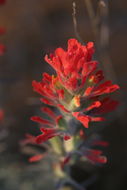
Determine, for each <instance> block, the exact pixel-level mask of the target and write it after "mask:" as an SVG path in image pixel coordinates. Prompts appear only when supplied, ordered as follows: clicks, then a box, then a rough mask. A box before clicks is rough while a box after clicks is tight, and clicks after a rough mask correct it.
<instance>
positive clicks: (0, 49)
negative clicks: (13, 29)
mask: <svg viewBox="0 0 127 190" xmlns="http://www.w3.org/2000/svg"><path fill="white" fill-rule="evenodd" d="M5 3H6V0H0V5H4V4H5ZM5 33H6V29H5V28H4V27H0V36H1V35H4V34H5ZM5 51H6V47H5V45H4V44H2V43H0V56H2V55H3V54H4V53H5Z"/></svg>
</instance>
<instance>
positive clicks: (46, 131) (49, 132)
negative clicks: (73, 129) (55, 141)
mask: <svg viewBox="0 0 127 190" xmlns="http://www.w3.org/2000/svg"><path fill="white" fill-rule="evenodd" d="M41 132H42V133H43V134H42V135H39V136H37V137H36V142H37V144H41V143H43V142H45V141H47V140H49V139H51V138H53V137H55V136H59V135H60V132H58V130H57V129H55V128H41Z"/></svg>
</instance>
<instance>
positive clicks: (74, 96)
mask: <svg viewBox="0 0 127 190" xmlns="http://www.w3.org/2000/svg"><path fill="white" fill-rule="evenodd" d="M93 53H94V44H93V43H92V42H89V43H88V44H87V45H86V46H84V45H81V44H80V43H79V42H78V41H77V40H76V39H70V40H68V48H67V50H66V51H65V50H63V49H62V48H57V49H56V51H55V53H54V54H51V55H50V57H49V58H48V56H47V55H46V56H45V60H46V61H47V62H48V63H49V64H50V65H51V66H52V67H53V68H54V69H55V71H56V74H57V75H56V76H50V75H49V74H47V73H44V74H43V77H42V81H41V82H36V81H33V83H32V85H33V88H34V91H36V92H38V93H39V94H40V95H42V96H43V97H42V98H41V101H42V102H43V103H45V104H48V105H50V106H55V107H57V108H58V109H59V110H60V112H62V113H63V112H64V113H63V115H64V116H65V115H68V116H69V117H72V116H73V117H74V118H76V119H77V120H79V121H80V122H81V123H82V124H83V126H84V127H85V128H88V127H89V123H90V122H93V121H94V122H98V121H103V120H104V118H103V117H101V116H100V115H99V114H104V113H107V112H110V111H112V110H114V109H115V108H116V106H117V105H118V102H117V101H114V100H111V99H109V98H102V97H103V95H105V96H106V95H107V94H108V95H109V94H110V93H112V92H114V91H116V90H117V89H119V86H118V85H116V84H112V82H111V81H104V82H103V80H104V75H103V72H102V70H97V65H98V62H97V61H93V60H92V56H93ZM42 111H43V112H45V113H47V114H48V116H49V117H50V119H51V121H49V120H45V119H42V118H40V117H38V116H34V117H32V118H31V119H32V120H33V121H36V122H39V123H40V124H43V126H45V125H48V127H52V130H53V129H54V128H55V127H56V126H58V128H60V126H59V125H58V124H59V122H57V123H56V121H57V120H56V117H57V116H56V115H55V114H54V113H53V111H51V110H50V109H49V108H42ZM98 115H99V116H98ZM54 118H55V120H54ZM54 121H55V122H54ZM53 125H54V126H55V127H53ZM46 127H47V126H46ZM68 128H69V126H68ZM64 132H65V133H66V134H68V129H67V127H66V131H64ZM69 132H70V131H69ZM63 134H64V133H63ZM56 135H60V134H58V130H55V131H52V132H51V133H50V134H49V133H48V132H47V131H46V132H45V131H43V134H42V135H41V136H40V137H39V139H40V138H42V139H44V140H45V139H48V138H50V137H52V136H56ZM63 136H64V139H68V138H70V136H69V137H68V136H66V137H65V135H63Z"/></svg>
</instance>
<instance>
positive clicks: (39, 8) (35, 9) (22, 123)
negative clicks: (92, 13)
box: [0, 0, 127, 190]
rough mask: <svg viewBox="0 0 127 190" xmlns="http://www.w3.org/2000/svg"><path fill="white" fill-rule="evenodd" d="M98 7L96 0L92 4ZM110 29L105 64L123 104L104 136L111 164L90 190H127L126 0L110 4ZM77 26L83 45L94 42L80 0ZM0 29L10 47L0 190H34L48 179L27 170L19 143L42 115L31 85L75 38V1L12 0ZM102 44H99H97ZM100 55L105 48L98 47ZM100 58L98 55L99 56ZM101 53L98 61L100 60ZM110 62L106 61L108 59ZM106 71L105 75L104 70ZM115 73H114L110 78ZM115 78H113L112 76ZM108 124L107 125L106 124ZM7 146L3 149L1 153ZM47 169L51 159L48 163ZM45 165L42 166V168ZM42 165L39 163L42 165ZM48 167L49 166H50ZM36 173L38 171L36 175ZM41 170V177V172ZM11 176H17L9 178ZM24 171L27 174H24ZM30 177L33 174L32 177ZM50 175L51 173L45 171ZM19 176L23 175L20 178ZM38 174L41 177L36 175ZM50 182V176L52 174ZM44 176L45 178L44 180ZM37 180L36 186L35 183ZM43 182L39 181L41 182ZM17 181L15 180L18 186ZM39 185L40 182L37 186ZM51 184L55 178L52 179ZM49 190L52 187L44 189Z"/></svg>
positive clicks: (1, 100)
mask: <svg viewBox="0 0 127 190" xmlns="http://www.w3.org/2000/svg"><path fill="white" fill-rule="evenodd" d="M92 2H93V3H94V8H95V9H96V8H97V2H98V1H95V0H92ZM108 2H109V8H108V11H109V14H108V29H109V31H110V35H109V44H108V49H107V50H106V51H107V52H108V56H110V61H109V59H108V61H109V62H106V63H104V62H103V63H102V64H103V65H106V64H107V65H109V66H106V68H107V67H108V68H110V62H112V68H113V69H112V70H110V69H109V70H108V72H109V73H108V74H109V75H110V76H111V77H112V79H113V80H114V81H117V83H118V84H119V85H120V86H121V93H120V94H119V95H118V97H117V98H118V99H119V100H120V106H119V109H118V111H117V112H115V113H114V114H111V117H109V118H108V119H109V120H110V121H109V122H108V123H107V124H108V126H107V127H106V128H105V129H104V130H103V132H102V134H103V136H104V138H105V139H106V140H108V141H109V142H110V148H109V149H108V150H107V151H108V152H107V155H108V159H109V162H108V164H107V165H106V166H105V167H103V168H102V169H96V172H95V173H98V176H99V178H98V180H97V182H96V183H95V184H94V185H93V186H91V187H90V189H103V190H110V189H111V190H126V189H127V181H126V178H127V128H126V110H127V77H126V75H127V74H126V73H127V65H126V64H127V48H126V46H127V1H126V0H122V1H120V0H110V1H108ZM76 4H77V22H78V30H79V34H80V36H81V38H82V40H83V41H84V42H88V41H95V38H94V35H93V30H92V27H91V23H90V19H89V17H88V14H87V10H86V5H85V3H84V1H83V0H77V1H76ZM0 25H1V26H5V27H6V28H7V34H6V35H4V36H3V37H0V41H1V42H3V43H4V44H6V46H7V52H6V54H5V55H4V56H2V57H0V105H1V107H2V108H3V109H4V110H5V119H4V121H3V122H2V124H1V136H2V135H3V134H4V133H3V132H5V134H6V135H5V136H4V135H3V136H4V137H3V136H2V137H1V139H3V140H2V142H1V152H2V153H1V164H0V165H1V166H0V168H1V172H0V173H1V174H0V186H1V188H2V189H3V190H5V189H6V190H11V189H13V190H15V189H19V186H20V189H21V190H25V189H27V190H31V189H32V188H34V189H35V188H36V190H39V189H43V188H42V186H43V185H45V184H48V183H46V179H47V181H48V177H47V178H46V179H45V178H43V174H42V173H44V172H46V171H48V169H49V168H48V169H47V168H46V169H45V168H44V166H43V169H42V171H41V170H37V171H36V169H35V168H38V166H36V167H33V168H32V166H31V168H32V169H30V165H29V164H26V165H27V166H26V167H27V169H23V171H22V169H21V168H22V166H23V167H24V162H25V161H26V160H25V158H24V155H22V153H21V149H20V147H19V143H18V142H19V140H20V139H22V138H23V136H24V133H25V132H33V130H35V129H34V124H33V123H32V122H31V121H30V120H29V117H30V116H31V115H33V113H35V112H37V111H39V107H38V101H37V100H36V99H35V96H36V94H35V93H33V91H32V87H31V81H32V80H33V79H36V80H40V79H41V73H42V72H44V71H48V72H50V73H52V72H53V70H51V68H50V67H49V65H47V64H46V63H45V61H44V60H43V57H44V55H45V54H46V53H49V52H52V51H53V50H54V49H55V48H56V47H58V46H63V47H66V43H67V40H68V39H69V38H73V37H75V33H74V27H73V22H72V1H71V0H8V1H7V3H6V4H5V5H4V6H1V7H0ZM98 43H99V42H98ZM100 53H101V49H100ZM97 56H98V57H97ZM102 56H103V51H102V54H99V55H98V54H96V57H97V58H98V59H100V62H101V61H102V59H101V57H102ZM105 60H106V59H105ZM105 72H107V71H105ZM112 72H113V73H114V74H115V75H112ZM114 76H115V77H114ZM107 124H106V125H107ZM3 146H5V150H4V152H3V150H2V149H3ZM44 163H46V164H47V165H48V162H47V161H44ZM42 165H43V164H42ZM39 167H40V165H39ZM48 167H49V166H48ZM36 172H38V173H37V174H36ZM41 172H42V173H41ZM12 173H13V175H14V174H15V175H14V177H12V176H11V174H12ZM24 173H25V174H24ZM31 173H33V176H32V177H31ZM47 173H48V172H47ZM17 176H19V177H17ZM37 176H38V177H37ZM48 176H49V178H51V176H50V175H49V174H48ZM44 177H45V176H44ZM32 180H33V184H34V185H33V186H31V183H32V182H31V181H32ZM39 180H40V181H39ZM16 181H17V182H16ZM38 181H39V182H38ZM50 181H52V179H51V180H50ZM44 188H46V189H50V188H51V187H47V186H46V187H45V186H44Z"/></svg>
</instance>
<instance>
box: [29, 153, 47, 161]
mask: <svg viewBox="0 0 127 190" xmlns="http://www.w3.org/2000/svg"><path fill="white" fill-rule="evenodd" d="M45 155H46V154H37V155H35V156H32V157H30V158H29V162H38V161H40V160H41V159H42V158H44V157H45Z"/></svg>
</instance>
